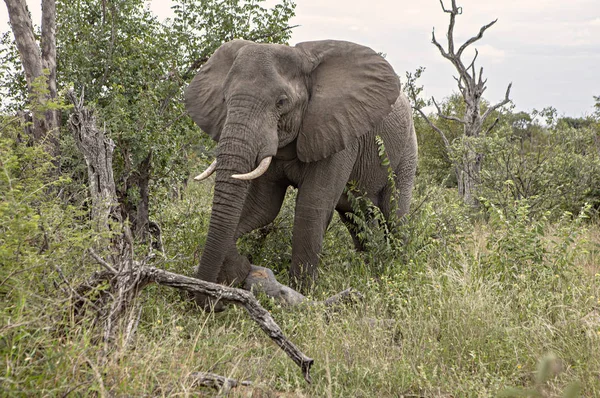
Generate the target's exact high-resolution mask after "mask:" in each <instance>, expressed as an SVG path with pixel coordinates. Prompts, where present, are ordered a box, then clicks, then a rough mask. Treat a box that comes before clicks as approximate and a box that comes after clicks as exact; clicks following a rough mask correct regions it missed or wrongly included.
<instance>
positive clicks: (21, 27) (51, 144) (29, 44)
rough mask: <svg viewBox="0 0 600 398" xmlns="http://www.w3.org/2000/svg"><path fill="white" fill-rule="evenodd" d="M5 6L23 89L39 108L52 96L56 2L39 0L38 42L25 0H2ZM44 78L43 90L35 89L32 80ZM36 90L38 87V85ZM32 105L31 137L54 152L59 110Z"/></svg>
mask: <svg viewBox="0 0 600 398" xmlns="http://www.w3.org/2000/svg"><path fill="white" fill-rule="evenodd" d="M4 2H5V3H6V7H7V9H8V16H9V19H10V25H11V28H12V31H13V35H14V36H15V42H16V44H17V50H18V51H19V56H20V58H21V62H22V64H23V70H24V71H25V80H26V82H27V91H28V93H29V95H30V97H31V98H33V96H36V98H35V100H37V101H39V105H40V106H41V107H42V108H43V106H44V105H45V103H46V102H47V101H48V100H53V99H56V96H57V91H56V3H55V0H42V35H41V38H40V44H39V45H38V43H37V42H36V39H35V34H34V31H33V23H32V21H31V17H30V15H29V11H28V9H27V2H26V1H25V0H4ZM39 79H46V84H45V87H44V92H43V93H41V94H42V95H40V92H37V93H36V92H35V90H36V87H35V84H36V82H39ZM38 90H39V89H38ZM32 105H34V106H33V108H34V109H33V112H32V113H33V129H32V131H33V139H34V141H36V142H40V143H44V144H45V145H46V148H47V150H48V152H49V153H50V154H52V155H54V156H56V155H58V151H59V141H58V134H59V129H58V128H59V113H58V111H57V110H52V109H50V110H48V109H45V110H44V111H43V112H39V111H37V110H36V109H35V108H36V107H38V104H32Z"/></svg>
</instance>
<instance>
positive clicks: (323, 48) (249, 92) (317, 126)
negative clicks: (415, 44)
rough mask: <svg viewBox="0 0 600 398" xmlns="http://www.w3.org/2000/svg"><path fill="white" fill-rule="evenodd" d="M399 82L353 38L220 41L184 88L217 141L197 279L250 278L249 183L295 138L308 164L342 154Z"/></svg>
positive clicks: (392, 97) (192, 110)
mask: <svg viewBox="0 0 600 398" xmlns="http://www.w3.org/2000/svg"><path fill="white" fill-rule="evenodd" d="M399 89H400V87H399V82H398V78H397V76H396V74H395V73H394V71H393V69H392V67H391V66H390V65H389V64H388V63H387V62H386V61H385V60H384V59H383V58H382V57H381V56H380V55H378V54H377V53H376V52H374V51H373V50H371V49H369V48H367V47H364V46H360V45H357V44H353V43H349V42H343V41H333V40H326V41H315V42H305V43H300V44H298V45H296V46H295V47H289V46H285V45H278V44H257V43H252V42H249V41H244V40H234V41H231V42H228V43H225V44H223V45H222V46H221V47H220V48H219V49H218V50H217V51H216V52H215V53H214V54H213V55H212V57H211V58H210V59H209V60H208V62H207V63H206V64H205V65H204V66H203V67H202V68H201V70H200V72H199V73H198V74H197V75H196V77H195V78H194V79H193V81H192V82H191V83H190V85H189V87H188V88H187V90H186V93H185V104H186V109H187V111H188V113H189V114H190V116H191V117H192V119H193V120H194V121H195V122H196V123H197V124H198V125H199V126H200V127H201V128H202V130H204V131H205V132H206V133H207V134H209V135H210V136H211V137H212V138H213V139H214V140H216V141H217V142H218V146H217V159H216V163H215V164H214V165H213V167H212V168H214V169H215V172H216V180H215V191H214V199H213V207H212V214H211V218H210V225H209V231H208V237H207V240H206V245H205V248H204V252H203V255H202V258H201V261H200V266H199V268H198V271H197V275H196V276H197V277H199V278H200V279H203V280H207V281H210V282H219V283H227V284H229V283H234V282H238V283H239V282H242V281H243V280H244V279H245V277H246V275H247V274H248V272H249V270H250V264H249V263H248V261H247V260H246V259H245V258H241V256H240V255H239V254H238V253H237V250H236V247H235V244H236V242H235V238H236V229H237V228H238V224H239V220H240V214H241V213H242V208H243V205H244V201H245V198H246V195H247V193H248V188H249V184H250V181H248V180H249V179H253V178H257V177H258V176H259V175H260V174H262V173H263V172H264V171H265V170H266V169H267V168H268V167H269V162H270V159H271V158H272V157H274V156H276V155H277V152H278V150H279V149H281V148H283V147H286V146H288V144H292V143H295V157H296V158H297V160H298V161H300V162H305V163H306V162H317V161H319V160H321V159H324V158H326V157H328V156H330V155H332V154H334V153H336V152H339V151H342V150H344V149H345V148H346V147H348V146H349V145H351V144H352V143H353V142H354V141H355V140H356V139H357V138H358V137H360V136H361V135H363V134H365V133H367V132H368V131H370V130H372V129H373V128H374V127H375V126H376V125H377V124H378V123H379V122H381V120H382V119H383V118H384V117H385V116H386V115H387V114H388V113H389V112H390V110H391V107H392V104H394V102H395V101H396V99H397V98H398V95H399ZM288 148H289V146H288ZM255 169H256V170H255ZM210 172H212V170H208V174H210ZM205 175H206V174H204V176H205ZM199 177H203V176H202V175H201V176H199Z"/></svg>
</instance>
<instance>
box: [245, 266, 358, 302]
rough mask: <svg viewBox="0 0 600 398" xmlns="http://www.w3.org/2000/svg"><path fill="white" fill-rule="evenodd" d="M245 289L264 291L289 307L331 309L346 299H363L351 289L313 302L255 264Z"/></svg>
mask: <svg viewBox="0 0 600 398" xmlns="http://www.w3.org/2000/svg"><path fill="white" fill-rule="evenodd" d="M244 289H245V290H249V291H262V292H264V293H265V294H266V295H267V296H269V297H271V298H273V299H275V300H277V301H279V302H280V303H282V304H284V305H288V306H297V305H299V304H310V305H319V304H322V305H325V306H326V307H331V306H333V305H336V304H339V303H341V302H343V301H345V300H346V299H349V300H352V299H358V300H360V299H362V297H363V296H362V294H361V293H359V292H358V291H356V290H354V289H352V288H350V289H346V290H344V291H342V292H340V293H338V294H335V295H333V296H331V297H329V298H328V299H326V300H323V301H312V300H309V299H308V298H307V297H306V296H304V295H303V294H301V293H299V292H297V291H295V290H294V289H292V288H291V287H289V286H286V285H283V284H281V283H279V282H278V281H277V279H275V275H274V274H273V271H271V270H270V269H268V268H264V267H259V266H257V265H254V264H252V268H251V269H250V273H249V274H248V276H247V277H246V280H244Z"/></svg>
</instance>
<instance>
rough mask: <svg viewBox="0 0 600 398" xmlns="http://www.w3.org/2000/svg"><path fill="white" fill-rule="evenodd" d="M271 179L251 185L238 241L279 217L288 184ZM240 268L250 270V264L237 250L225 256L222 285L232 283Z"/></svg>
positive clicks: (237, 233) (253, 182)
mask: <svg viewBox="0 0 600 398" xmlns="http://www.w3.org/2000/svg"><path fill="white" fill-rule="evenodd" d="M269 177H270V176H268V175H264V176H262V177H259V178H257V179H256V180H253V181H252V183H251V184H250V188H249V190H248V195H247V196H246V201H245V202H244V208H243V210H242V214H241V217H240V222H239V224H238V227H237V230H236V234H235V239H236V240H237V239H238V238H239V237H240V236H242V235H244V234H246V233H248V232H250V231H253V230H255V229H258V228H261V227H264V226H265V225H268V224H269V223H271V222H272V221H273V220H274V219H275V217H277V214H278V213H279V210H280V209H281V205H282V204H283V199H284V198H285V191H286V189H287V187H288V184H287V182H286V181H282V180H274V179H273V178H272V177H271V178H269ZM240 267H244V268H246V267H247V268H248V269H249V267H250V263H249V261H248V259H247V258H246V257H244V256H242V255H241V254H239V253H238V251H237V250H235V251H232V252H230V253H228V255H227V256H225V260H224V262H223V266H222V268H221V272H220V274H219V280H220V281H222V282H221V283H231V282H232V281H230V280H229V279H231V278H230V276H231V275H235V274H236V272H235V270H237V269H239V268H240ZM237 282H243V281H237Z"/></svg>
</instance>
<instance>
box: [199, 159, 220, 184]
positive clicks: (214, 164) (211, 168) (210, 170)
mask: <svg viewBox="0 0 600 398" xmlns="http://www.w3.org/2000/svg"><path fill="white" fill-rule="evenodd" d="M216 168H217V159H215V160H213V162H212V163H211V164H210V166H208V169H206V170H204V172H202V174H198V175H197V176H196V177H194V180H196V181H202V180H206V179H207V178H208V177H210V176H211V174H212V173H214V172H215V169H216Z"/></svg>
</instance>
